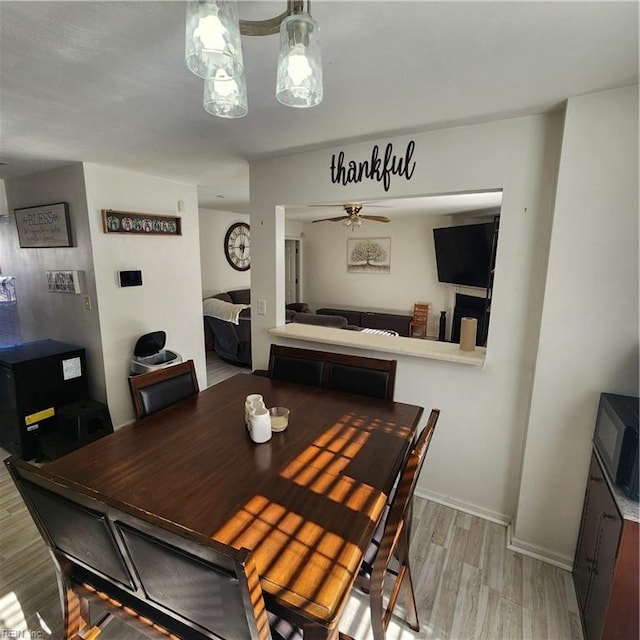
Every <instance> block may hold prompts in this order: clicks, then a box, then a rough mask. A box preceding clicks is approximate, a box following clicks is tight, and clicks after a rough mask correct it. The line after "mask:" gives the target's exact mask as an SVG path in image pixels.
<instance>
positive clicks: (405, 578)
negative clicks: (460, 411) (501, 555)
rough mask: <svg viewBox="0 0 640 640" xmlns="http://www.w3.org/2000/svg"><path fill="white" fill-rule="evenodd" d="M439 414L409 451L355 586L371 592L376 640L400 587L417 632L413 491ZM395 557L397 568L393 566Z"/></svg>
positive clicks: (434, 413) (386, 623) (433, 415)
mask: <svg viewBox="0 0 640 640" xmlns="http://www.w3.org/2000/svg"><path fill="white" fill-rule="evenodd" d="M439 416H440V410H439V409H433V410H432V411H431V414H430V415H429V419H428V421H427V424H426V426H425V428H424V429H423V431H422V433H421V434H420V436H419V437H418V440H417V442H416V444H415V446H414V447H413V449H412V450H411V451H410V452H409V455H408V456H407V459H406V460H405V464H404V467H403V469H402V471H401V473H400V480H399V483H398V485H397V487H396V489H395V493H394V494H393V496H392V498H391V500H390V502H389V503H388V504H387V508H386V510H385V512H384V514H383V517H382V520H381V522H380V524H379V525H378V527H377V529H376V532H375V534H374V536H373V541H372V542H371V544H370V545H369V548H368V549H367V552H366V554H365V557H364V560H363V562H362V566H361V568H360V572H359V575H358V578H357V580H356V588H359V589H360V590H362V591H364V592H365V593H368V594H369V606H370V609H371V628H372V630H373V638H374V640H385V631H386V629H387V627H388V626H389V621H390V619H391V615H392V613H393V609H394V608H395V605H396V601H397V599H398V595H399V593H400V590H401V589H404V594H405V601H406V605H407V615H408V622H409V626H410V627H411V628H412V629H413V630H414V631H418V630H419V629H420V625H419V622H418V612H417V607H416V599H415V594H414V591H413V580H412V577H411V568H410V565H409V542H410V536H411V518H412V505H413V494H414V492H415V488H416V483H417V481H418V476H419V475H420V471H421V469H422V465H423V464H424V460H425V457H426V455H427V450H428V449H429V444H430V443H431V439H432V437H433V432H434V430H435V427H436V423H437V422H438V417H439ZM394 558H395V560H396V564H397V569H394V568H392V567H391V562H392V559H394ZM387 575H390V576H392V577H393V580H392V587H391V593H390V595H389V599H388V601H387V605H386V607H385V606H384V604H383V592H384V586H385V578H386V576H387Z"/></svg>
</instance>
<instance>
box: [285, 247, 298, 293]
mask: <svg viewBox="0 0 640 640" xmlns="http://www.w3.org/2000/svg"><path fill="white" fill-rule="evenodd" d="M284 271H285V275H284V277H285V294H284V295H285V304H289V303H291V302H300V300H299V297H300V240H298V239H288V238H286V239H285V241H284Z"/></svg>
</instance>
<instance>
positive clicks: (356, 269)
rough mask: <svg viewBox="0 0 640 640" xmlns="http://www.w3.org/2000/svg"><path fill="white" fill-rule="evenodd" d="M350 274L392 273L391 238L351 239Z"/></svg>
mask: <svg viewBox="0 0 640 640" xmlns="http://www.w3.org/2000/svg"><path fill="white" fill-rule="evenodd" d="M347 272H348V273H390V272H391V238H349V239H348V240H347Z"/></svg>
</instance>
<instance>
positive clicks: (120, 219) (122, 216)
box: [102, 209, 182, 236]
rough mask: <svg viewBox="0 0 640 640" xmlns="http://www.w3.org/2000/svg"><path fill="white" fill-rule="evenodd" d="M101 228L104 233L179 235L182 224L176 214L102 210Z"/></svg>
mask: <svg viewBox="0 0 640 640" xmlns="http://www.w3.org/2000/svg"><path fill="white" fill-rule="evenodd" d="M102 228H103V230H104V232H105V233H137V234H140V235H147V236H181V235H182V225H181V221H180V218H179V217H178V216H161V215H158V214H155V213H134V212H132V211H114V210H113V209H103V210H102Z"/></svg>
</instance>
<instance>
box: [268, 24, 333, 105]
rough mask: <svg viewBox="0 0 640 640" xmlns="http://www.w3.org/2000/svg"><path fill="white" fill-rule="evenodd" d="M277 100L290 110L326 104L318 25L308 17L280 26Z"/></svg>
mask: <svg viewBox="0 0 640 640" xmlns="http://www.w3.org/2000/svg"><path fill="white" fill-rule="evenodd" d="M276 98H277V99H278V101H279V102H281V103H282V104H286V105H287V106H289V107H302V108H304V107H313V106H315V105H317V104H320V102H322V57H321V55H320V42H319V39H318V24H317V23H316V21H315V20H314V19H313V18H312V17H311V16H310V15H309V14H308V13H294V14H293V15H291V16H289V17H288V18H285V19H284V20H283V21H282V25H281V26H280V54H279V56H278V77H277V82H276Z"/></svg>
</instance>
